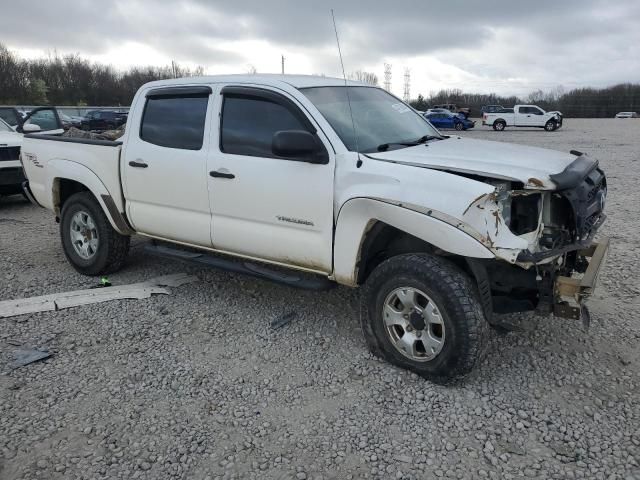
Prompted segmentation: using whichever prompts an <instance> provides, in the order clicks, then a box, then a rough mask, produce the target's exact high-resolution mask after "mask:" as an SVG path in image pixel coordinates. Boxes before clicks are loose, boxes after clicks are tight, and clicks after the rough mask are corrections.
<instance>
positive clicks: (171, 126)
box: [140, 95, 209, 150]
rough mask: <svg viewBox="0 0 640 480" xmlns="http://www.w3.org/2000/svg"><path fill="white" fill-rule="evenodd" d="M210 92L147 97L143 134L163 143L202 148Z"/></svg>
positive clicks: (145, 138) (154, 142) (142, 136)
mask: <svg viewBox="0 0 640 480" xmlns="http://www.w3.org/2000/svg"><path fill="white" fill-rule="evenodd" d="M208 102H209V96H208V95H184V96H161V97H151V98H147V104H146V105H145V108H144V114H143V116H142V124H141V125H140V138H141V139H142V140H144V141H145V142H149V143H153V144H154V145H159V146H161V147H167V148H180V149H183V150H200V149H201V148H202V141H203V138H204V123H205V119H206V116H207V103H208Z"/></svg>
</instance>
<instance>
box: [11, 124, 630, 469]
mask: <svg viewBox="0 0 640 480" xmlns="http://www.w3.org/2000/svg"><path fill="white" fill-rule="evenodd" d="M463 135H465V136H469V137H474V138H487V139H492V140H499V141H512V142H516V143H523V144H529V145H537V146H547V147H550V148H556V149H559V150H563V151H568V150H570V149H578V150H581V151H585V152H588V153H590V154H592V155H594V156H596V157H597V158H599V159H600V160H601V164H602V165H603V166H604V168H605V169H606V171H607V173H608V178H609V186H610V190H609V192H610V195H609V199H608V205H607V211H608V214H609V219H608V221H607V224H606V225H605V227H604V234H607V235H609V236H611V237H612V241H613V244H612V247H611V251H610V254H609V258H608V264H607V265H606V268H605V270H604V272H603V274H602V277H601V283H600V288H599V291H598V292H597V294H596V295H595V296H594V298H593V299H592V301H591V303H590V306H591V312H592V325H591V329H590V330H589V332H584V331H583V330H582V328H581V325H579V324H578V323H576V322H573V321H569V320H560V319H550V318H538V317H535V316H531V315H520V316H515V317H514V318H513V321H514V322H515V323H516V325H517V326H518V327H519V331H515V332H511V333H509V334H508V335H503V336H498V335H495V334H492V338H491V340H490V345H489V352H490V353H489V354H488V356H487V358H486V359H485V361H484V362H483V364H482V365H481V366H480V367H479V368H478V369H477V370H476V371H475V372H474V373H473V374H472V375H471V376H470V377H468V378H467V379H466V380H465V381H464V382H463V383H461V384H458V385H454V386H451V387H442V386H437V385H433V384H431V383H429V382H427V381H425V380H423V379H421V378H419V377H417V376H415V375H413V374H411V373H407V372H405V371H402V370H399V369H396V368H394V367H392V366H390V365H388V364H386V363H384V362H381V361H379V360H377V359H376V358H374V357H372V356H371V355H370V354H369V353H368V351H367V349H366V347H365V343H364V340H363V338H362V335H361V332H360V328H359V325H358V314H357V304H358V292H357V291H354V290H350V289H347V288H342V287H339V288H336V289H333V290H331V291H329V292H324V293H313V292H304V291H302V292H301V291H297V290H293V289H290V288H287V287H283V286H278V285H273V284H270V283H266V282H263V281H260V280H255V279H252V278H249V277H244V276H239V275H232V274H227V273H224V272H217V271H211V270H203V269H198V268H194V267H190V266H185V265H183V264H180V263H174V262H172V261H162V260H159V259H157V258H154V257H151V256H148V255H146V254H144V253H143V252H142V250H141V247H142V245H143V243H144V241H143V240H141V239H139V238H138V239H135V240H134V247H133V250H132V253H131V255H130V259H129V261H128V263H127V264H126V266H125V268H124V269H123V270H122V271H121V272H119V273H118V274H114V275H112V276H110V279H111V281H112V282H113V284H125V283H131V282H137V281H142V280H146V279H149V278H152V277H156V276H159V275H163V274H169V273H178V272H183V271H186V272H189V273H193V274H195V275H197V276H198V277H199V279H200V281H199V282H198V283H194V284H189V285H183V286H181V287H178V288H173V289H172V295H170V296H156V297H153V298H150V299H144V300H126V301H115V302H111V303H103V304H99V305H90V306H85V307H78V308H74V309H70V310H63V311H58V312H47V313H39V314H33V315H24V316H21V317H15V318H10V319H0V322H1V325H2V327H1V328H0V478H1V479H3V480H8V479H14V478H24V479H27V478H42V479H75V478H78V479H80V478H83V479H101V478H122V479H132V478H144V479H162V478H194V479H204V478H211V479H214V478H259V479H263V478H266V479H270V478H287V479H289V478H290V479H305V478H308V479H312V478H314V479H315V478H324V479H330V478H340V479H342V478H380V479H393V478H396V479H401V478H407V479H418V478H434V477H442V478H464V479H467V478H506V479H508V478H520V477H530V478H542V479H548V478H557V479H571V478H596V479H640V467H639V466H638V462H640V395H639V393H640V392H639V386H640V377H639V374H638V367H639V366H640V359H639V355H638V354H639V349H638V340H639V339H640V326H638V320H637V319H638V316H639V314H640V300H639V294H640V282H639V279H638V269H639V267H640V244H639V243H638V240H637V232H638V229H639V228H640V216H639V215H638V210H639V209H640V193H639V189H638V184H639V176H640V162H639V161H638V158H639V153H640V141H639V139H640V121H634V120H618V121H616V120H572V119H569V120H567V121H566V125H565V127H564V128H562V129H561V130H559V131H557V132H553V133H546V132H544V131H542V130H514V129H511V130H507V131H505V132H503V133H497V132H494V131H492V130H488V129H486V128H484V127H481V126H480V127H479V128H477V129H476V130H475V131H471V132H465V133H463ZM0 258H1V260H0V262H1V263H0V265H1V267H0V300H4V299H10V298H16V297H26V296H32V295H41V294H45V293H54V292H61V291H67V290H74V289H78V288H87V287H89V286H92V285H94V284H95V283H96V280H95V279H91V278H87V277H82V276H81V275H79V274H77V273H76V272H75V271H74V270H73V269H72V268H71V267H70V266H69V265H68V264H67V262H66V261H65V258H64V255H63V254H62V250H61V247H60V241H59V237H58V230H57V225H56V224H55V223H54V222H53V219H52V217H51V215H50V214H49V213H48V212H46V211H44V210H41V209H38V208H35V207H32V206H30V205H29V204H27V203H25V202H24V201H22V199H20V198H13V199H5V200H3V201H2V203H0ZM292 311H293V312H296V313H297V317H296V318H295V319H294V320H293V321H292V322H291V323H290V324H288V325H286V326H284V327H282V328H280V329H278V330H273V329H272V328H271V327H270V321H271V320H273V319H274V318H277V317H278V316H280V315H282V314H285V313H288V312H292ZM16 343H19V344H24V345H31V346H35V347H46V348H48V349H50V350H51V351H52V352H54V356H53V357H52V358H50V359H48V360H46V361H43V362H40V363H35V364H31V365H29V366H26V367H23V368H20V369H16V370H11V369H10V368H9V363H10V361H11V360H12V355H13V352H14V350H16V349H17V348H18V347H17V346H15V345H13V344H16Z"/></svg>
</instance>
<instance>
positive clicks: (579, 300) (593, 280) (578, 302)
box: [553, 238, 609, 320]
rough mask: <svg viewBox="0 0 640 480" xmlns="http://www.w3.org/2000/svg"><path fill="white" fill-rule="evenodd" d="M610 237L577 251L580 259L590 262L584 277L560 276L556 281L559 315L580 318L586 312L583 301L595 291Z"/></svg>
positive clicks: (556, 303)
mask: <svg viewBox="0 0 640 480" xmlns="http://www.w3.org/2000/svg"><path fill="white" fill-rule="evenodd" d="M608 249H609V239H608V238H604V239H602V240H601V241H599V242H594V243H593V244H592V245H591V246H589V247H587V248H585V249H583V250H579V251H578V252H577V254H578V259H579V260H581V261H584V262H588V266H587V268H586V270H585V271H584V273H583V274H582V277H575V276H571V277H565V276H558V277H556V279H555V283H554V305H553V313H554V315H555V316H557V317H562V318H571V319H575V320H580V319H581V318H582V316H583V314H584V308H583V303H584V302H585V300H586V299H587V298H589V296H590V295H591V294H592V293H593V291H594V290H595V288H596V284H597V281H598V275H599V273H600V269H601V268H602V266H603V265H604V261H605V258H606V254H607V251H608Z"/></svg>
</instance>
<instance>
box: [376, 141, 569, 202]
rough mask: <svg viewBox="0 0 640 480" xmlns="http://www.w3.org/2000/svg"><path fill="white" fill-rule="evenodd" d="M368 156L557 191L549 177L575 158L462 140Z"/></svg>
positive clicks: (547, 151) (526, 148)
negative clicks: (517, 182)
mask: <svg viewBox="0 0 640 480" xmlns="http://www.w3.org/2000/svg"><path fill="white" fill-rule="evenodd" d="M367 156H368V157H369V158H373V159H375V160H381V161H386V162H391V163H400V164H403V165H412V166H415V167H423V168H432V169H436V170H446V171H448V172H460V173H469V174H474V175H480V176H484V177H490V178H496V179H504V180H512V181H519V182H522V183H523V184H524V185H525V188H537V189H549V190H553V189H555V188H556V185H555V184H554V183H553V181H552V180H551V178H550V175H554V174H558V173H560V172H562V171H563V170H564V169H565V168H566V167H567V166H568V165H569V164H570V163H572V162H573V161H574V160H575V159H576V156H575V155H572V154H569V153H563V152H558V151H556V150H549V149H546V148H538V147H528V146H524V145H515V144H512V143H504V142H491V141H487V140H474V139H467V138H461V137H450V138H448V139H445V140H433V141H430V142H428V143H427V144H425V145H416V146H414V147H407V148H402V149H398V150H391V151H388V152H377V153H369V154H367Z"/></svg>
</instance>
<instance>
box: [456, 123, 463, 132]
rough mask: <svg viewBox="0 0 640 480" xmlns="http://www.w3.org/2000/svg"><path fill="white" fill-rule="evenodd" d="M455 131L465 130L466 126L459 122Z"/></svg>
mask: <svg viewBox="0 0 640 480" xmlns="http://www.w3.org/2000/svg"><path fill="white" fill-rule="evenodd" d="M455 129H456V130H464V125H463V124H462V122H457V123H456V124H455Z"/></svg>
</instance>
